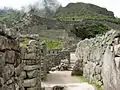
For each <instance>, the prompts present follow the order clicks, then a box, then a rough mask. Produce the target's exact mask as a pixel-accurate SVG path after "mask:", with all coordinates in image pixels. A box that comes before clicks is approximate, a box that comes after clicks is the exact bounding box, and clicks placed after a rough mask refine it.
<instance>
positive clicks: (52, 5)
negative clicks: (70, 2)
mask: <svg viewBox="0 0 120 90" xmlns="http://www.w3.org/2000/svg"><path fill="white" fill-rule="evenodd" d="M59 7H60V3H59V2H58V1H57V0H40V1H38V2H36V3H34V4H33V5H29V6H27V7H23V11H25V12H31V13H32V14H35V15H37V16H41V17H51V16H53V14H54V13H55V12H56V10H57V9H58V8H59Z"/></svg>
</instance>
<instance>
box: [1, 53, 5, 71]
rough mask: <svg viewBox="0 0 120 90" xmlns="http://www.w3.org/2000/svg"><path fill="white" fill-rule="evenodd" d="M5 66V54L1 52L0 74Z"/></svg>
mask: <svg viewBox="0 0 120 90" xmlns="http://www.w3.org/2000/svg"><path fill="white" fill-rule="evenodd" d="M4 65H5V54H4V53H3V52H0V73H1V72H2V69H3V68H4Z"/></svg>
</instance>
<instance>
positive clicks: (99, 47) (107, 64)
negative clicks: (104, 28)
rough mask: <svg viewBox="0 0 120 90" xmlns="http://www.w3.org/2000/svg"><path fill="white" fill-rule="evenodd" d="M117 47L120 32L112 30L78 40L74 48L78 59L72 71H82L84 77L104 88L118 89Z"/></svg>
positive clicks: (119, 41) (119, 82)
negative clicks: (101, 34)
mask: <svg viewBox="0 0 120 90" xmlns="http://www.w3.org/2000/svg"><path fill="white" fill-rule="evenodd" d="M119 47H120V32H119V31H114V30H111V31H109V32H107V33H106V34H105V35H103V36H97V37H95V38H92V39H85V40H83V41H80V42H79V43H78V45H77V49H76V56H77V59H78V61H77V62H76V65H75V67H74V69H73V72H72V73H73V74H74V75H77V74H76V73H77V71H83V76H84V77H86V78H87V79H89V80H90V81H92V82H95V83H96V84H98V85H99V86H101V87H102V85H104V90H119V89H120V87H119V86H120V79H119V75H120V68H119V63H120V59H119V52H120V49H119ZM78 62H79V63H80V64H78ZM79 74H80V73H79Z"/></svg>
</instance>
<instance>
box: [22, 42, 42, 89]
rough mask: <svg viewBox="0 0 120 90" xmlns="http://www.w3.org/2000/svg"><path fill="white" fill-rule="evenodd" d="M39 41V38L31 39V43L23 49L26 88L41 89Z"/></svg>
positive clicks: (23, 73)
mask: <svg viewBox="0 0 120 90" xmlns="http://www.w3.org/2000/svg"><path fill="white" fill-rule="evenodd" d="M38 43H39V42H38V41H37V40H30V41H29V44H27V45H26V46H25V47H22V49H21V52H22V63H23V65H24V71H23V72H22V76H23V78H24V83H23V85H24V89H25V90H41V77H40V73H41V61H40V49H39V44H38Z"/></svg>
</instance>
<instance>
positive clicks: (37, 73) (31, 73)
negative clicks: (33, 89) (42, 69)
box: [27, 70, 39, 78]
mask: <svg viewBox="0 0 120 90" xmlns="http://www.w3.org/2000/svg"><path fill="white" fill-rule="evenodd" d="M38 75H39V71H38V70H33V71H29V72H27V76H28V78H35V77H37V76H38Z"/></svg>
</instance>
